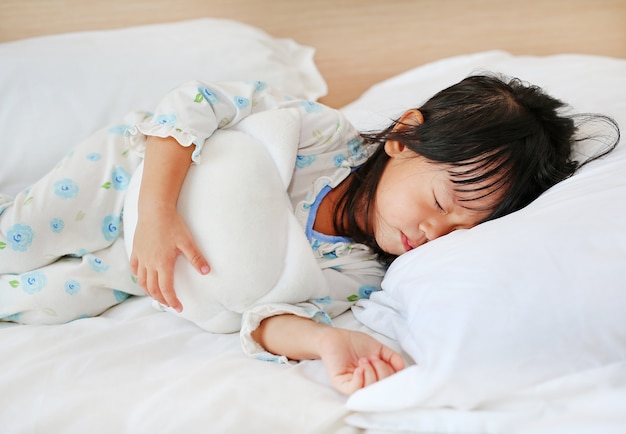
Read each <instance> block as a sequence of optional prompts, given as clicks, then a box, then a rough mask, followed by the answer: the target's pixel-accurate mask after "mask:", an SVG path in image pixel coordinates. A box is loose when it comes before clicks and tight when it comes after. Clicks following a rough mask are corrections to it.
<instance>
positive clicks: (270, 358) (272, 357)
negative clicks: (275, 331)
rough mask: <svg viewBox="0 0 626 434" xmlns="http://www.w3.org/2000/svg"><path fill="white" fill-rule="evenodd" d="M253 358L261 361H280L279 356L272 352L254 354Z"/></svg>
mask: <svg viewBox="0 0 626 434" xmlns="http://www.w3.org/2000/svg"><path fill="white" fill-rule="evenodd" d="M254 358H255V359H257V360H260V361H262V362H274V363H279V362H280V357H279V356H275V355H274V354H270V353H261V354H255V356H254Z"/></svg>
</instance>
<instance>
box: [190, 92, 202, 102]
mask: <svg viewBox="0 0 626 434" xmlns="http://www.w3.org/2000/svg"><path fill="white" fill-rule="evenodd" d="M203 99H204V97H203V96H202V94H201V93H200V92H198V94H197V95H196V98H195V99H194V100H193V102H202V100H203Z"/></svg>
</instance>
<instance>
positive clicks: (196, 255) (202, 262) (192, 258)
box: [181, 240, 211, 274]
mask: <svg viewBox="0 0 626 434" xmlns="http://www.w3.org/2000/svg"><path fill="white" fill-rule="evenodd" d="M181 252H182V254H183V255H184V256H185V258H187V260H188V261H189V263H191V265H192V266H193V268H195V269H196V270H197V271H198V273H200V274H208V273H209V272H210V271H211V268H210V267H209V263H208V261H207V260H206V259H205V258H204V256H203V255H202V253H200V249H198V246H196V244H195V243H194V242H192V241H191V240H189V242H188V243H186V244H185V245H184V246H182V248H181Z"/></svg>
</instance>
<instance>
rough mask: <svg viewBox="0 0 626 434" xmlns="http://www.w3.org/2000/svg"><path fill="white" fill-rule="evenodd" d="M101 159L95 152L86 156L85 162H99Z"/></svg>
mask: <svg viewBox="0 0 626 434" xmlns="http://www.w3.org/2000/svg"><path fill="white" fill-rule="evenodd" d="M101 158H102V155H101V154H99V153H97V152H92V153H90V154H89V155H87V160H89V161H99V160H100V159H101Z"/></svg>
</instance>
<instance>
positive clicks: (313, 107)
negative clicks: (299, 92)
mask: <svg viewBox="0 0 626 434" xmlns="http://www.w3.org/2000/svg"><path fill="white" fill-rule="evenodd" d="M300 105H301V106H302V107H303V108H304V110H305V111H306V112H307V113H321V112H322V111H323V108H322V105H321V104H318V103H316V102H315V101H302V102H301V103H300Z"/></svg>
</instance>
